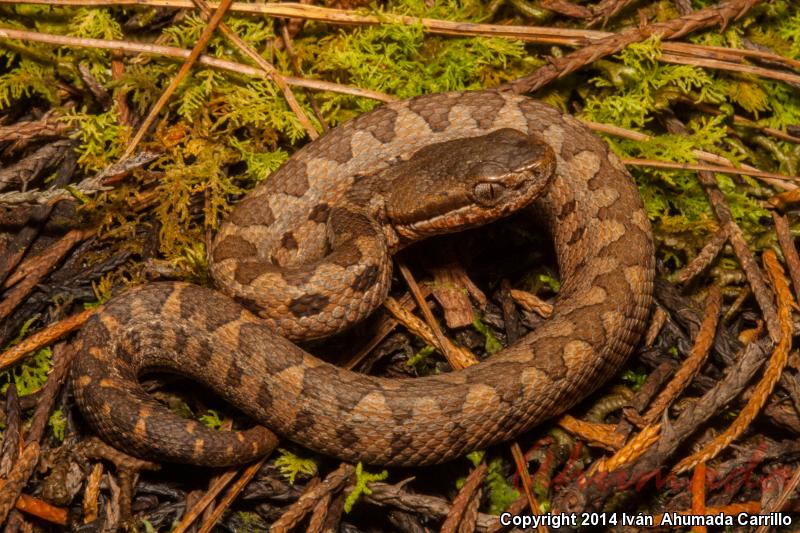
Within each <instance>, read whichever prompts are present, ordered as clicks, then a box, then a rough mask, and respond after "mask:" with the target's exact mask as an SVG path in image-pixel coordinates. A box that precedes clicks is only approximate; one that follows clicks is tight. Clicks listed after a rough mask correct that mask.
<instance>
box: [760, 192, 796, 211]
mask: <svg viewBox="0 0 800 533" xmlns="http://www.w3.org/2000/svg"><path fill="white" fill-rule="evenodd" d="M767 202H769V203H770V204H771V205H772V206H773V207H775V209H779V210H780V211H786V210H787V209H789V208H791V207H792V206H793V205H794V204H796V203H797V202H800V189H794V190H791V191H785V192H782V193H779V194H776V195H775V196H771V197H769V198H768V199H767Z"/></svg>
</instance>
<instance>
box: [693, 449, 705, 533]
mask: <svg viewBox="0 0 800 533" xmlns="http://www.w3.org/2000/svg"><path fill="white" fill-rule="evenodd" d="M691 489H692V490H691V492H692V514H695V515H704V514H706V464H705V463H704V462H701V463H699V464H698V465H697V466H695V467H694V472H693V473H692V486H691ZM692 531H696V532H697V533H707V531H708V528H706V527H705V526H694V527H692Z"/></svg>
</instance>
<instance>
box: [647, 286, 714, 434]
mask: <svg viewBox="0 0 800 533" xmlns="http://www.w3.org/2000/svg"><path fill="white" fill-rule="evenodd" d="M721 308H722V293H721V292H720V290H719V287H717V286H716V285H712V286H711V287H710V288H709V290H708V296H707V297H706V304H705V316H704V317H703V323H702V325H701V326H700V331H698V332H697V337H696V338H695V340H694V345H693V346H692V350H691V352H689V356H688V357H687V358H686V360H685V361H684V362H683V364H682V365H681V367H680V368H679V369H678V371H677V372H676V373H675V376H674V377H673V378H672V381H670V382H669V384H668V385H667V386H666V387H665V388H664V390H663V391H661V393H660V394H659V395H658V396H657V397H656V399H655V401H653V403H652V405H651V406H650V408H649V409H648V410H647V412H646V413H645V414H644V415H642V419H643V420H644V421H645V423H647V424H653V423H655V421H656V420H658V419H659V418H661V415H662V414H663V412H664V411H665V410H666V409H667V407H668V406H669V404H671V403H672V402H673V401H674V400H675V398H677V397H678V395H680V393H681V392H683V390H684V389H685V388H686V387H687V386H688V385H689V383H690V382H691V381H692V379H693V378H694V376H696V375H697V372H699V371H700V366H701V365H702V364H703V362H704V361H705V360H706V357H707V356H708V352H709V350H710V349H711V346H712V345H713V344H714V335H715V334H716V332H717V324H718V323H719V313H720V310H721Z"/></svg>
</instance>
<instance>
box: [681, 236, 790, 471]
mask: <svg viewBox="0 0 800 533" xmlns="http://www.w3.org/2000/svg"><path fill="white" fill-rule="evenodd" d="M763 259H764V268H765V269H766V271H767V275H768V276H769V279H770V281H771V282H772V287H773V288H774V290H775V297H776V300H777V302H778V321H779V325H780V337H779V338H778V344H777V345H776V346H775V349H774V350H773V352H772V356H771V357H770V361H769V364H768V365H767V368H766V370H765V371H764V375H763V376H762V378H761V380H760V381H759V382H758V384H757V385H756V386H755V388H754V389H753V393H752V394H751V395H750V399H749V400H748V401H747V405H745V407H744V408H743V409H742V410H741V411H740V412H739V416H737V417H736V420H734V421H733V423H732V424H731V425H730V426H729V427H728V428H727V429H726V430H725V431H724V432H723V433H721V434H720V435H719V436H717V437H716V438H715V439H714V440H713V441H711V442H710V443H709V444H707V445H706V446H705V447H704V448H703V449H702V450H700V451H699V452H697V453H694V454H692V455H690V456H689V457H686V458H685V459H683V460H682V461H681V462H679V463H678V464H677V465H675V468H674V471H675V472H676V473H681V472H686V471H687V470H690V469H691V468H693V467H694V466H695V465H696V464H698V463H700V462H701V461H704V462H708V461H709V460H711V459H712V458H714V457H716V456H717V455H718V454H719V452H721V451H722V450H723V449H725V448H726V447H727V446H728V445H729V444H730V443H731V442H733V441H734V440H735V439H736V438H737V437H739V435H741V434H742V432H743V431H744V430H745V429H747V427H748V426H749V425H750V423H751V422H752V421H753V419H754V418H755V417H756V415H757V414H758V412H759V411H760V410H761V408H762V407H763V406H764V404H765V403H766V401H767V398H769V395H770V394H771V393H772V389H773V388H774V387H775V384H776V383H777V382H778V380H779V379H780V377H781V373H782V372H783V368H784V367H785V366H786V362H787V360H788V358H789V349H790V348H791V345H792V330H793V329H792V328H793V325H792V307H793V305H794V297H792V292H791V291H790V290H789V283H788V281H787V280H786V277H785V275H784V272H783V268H782V267H781V265H780V263H779V262H778V258H777V256H776V255H775V252H774V251H772V250H765V251H764V255H763Z"/></svg>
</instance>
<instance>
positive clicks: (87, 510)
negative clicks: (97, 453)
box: [83, 463, 103, 524]
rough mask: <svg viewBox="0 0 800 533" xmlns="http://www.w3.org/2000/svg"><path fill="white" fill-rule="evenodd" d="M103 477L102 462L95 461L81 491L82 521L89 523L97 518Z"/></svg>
mask: <svg viewBox="0 0 800 533" xmlns="http://www.w3.org/2000/svg"><path fill="white" fill-rule="evenodd" d="M102 479H103V463H95V465H94V467H92V472H91V473H90V474H89V476H88V477H87V478H86V487H85V488H84V491H83V523H84V524H90V523H92V522H94V521H95V520H97V501H98V499H99V498H100V482H101V481H102Z"/></svg>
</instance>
